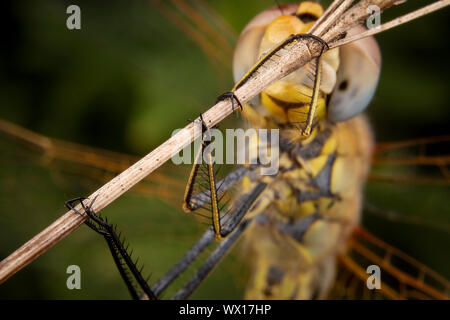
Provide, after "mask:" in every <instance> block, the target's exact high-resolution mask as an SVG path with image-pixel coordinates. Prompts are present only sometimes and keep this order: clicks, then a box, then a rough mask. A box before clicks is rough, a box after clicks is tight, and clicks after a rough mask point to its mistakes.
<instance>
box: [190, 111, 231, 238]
mask: <svg viewBox="0 0 450 320" xmlns="http://www.w3.org/2000/svg"><path fill="white" fill-rule="evenodd" d="M200 120H201V121H202V143H201V145H200V150H199V152H198V154H197V156H196V159H195V162H194V164H193V166H192V170H191V173H190V175H189V179H188V183H187V185H186V191H185V194H184V200H183V209H184V210H185V211H188V212H189V211H195V210H196V209H197V208H198V206H197V205H196V203H197V202H198V200H197V199H196V198H195V196H194V194H193V193H194V188H195V186H196V183H199V182H198V181H197V178H198V176H199V171H201V169H202V165H203V160H206V173H204V172H202V173H203V174H206V175H207V184H208V188H209V199H210V204H211V213H212V225H213V228H214V232H215V235H216V239H217V240H219V241H220V240H222V239H223V237H222V235H221V223H220V215H221V212H220V206H219V188H218V187H217V184H216V177H215V171H214V163H213V159H212V155H211V153H210V152H208V153H207V154H206V155H204V154H203V151H204V150H205V149H206V148H207V147H208V146H209V144H210V143H211V141H210V139H205V134H208V129H207V126H206V124H205V123H204V121H203V118H202V116H201V115H200ZM205 157H206V159H204V158H205ZM199 184H200V183H199ZM203 194H205V193H204V192H203Z"/></svg>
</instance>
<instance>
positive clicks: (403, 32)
mask: <svg viewBox="0 0 450 320" xmlns="http://www.w3.org/2000/svg"><path fill="white" fill-rule="evenodd" d="M207 2H208V4H209V5H210V6H211V7H212V8H214V10H216V12H217V13H218V14H219V15H220V16H221V17H222V18H223V19H224V20H225V21H226V22H227V23H228V24H229V25H230V27H231V29H233V30H235V32H236V34H238V33H239V31H240V30H242V28H243V27H244V26H245V24H246V23H247V22H248V21H249V20H250V19H251V18H252V17H253V16H254V15H255V14H257V13H258V12H260V11H261V10H263V9H265V8H267V7H271V6H273V5H274V3H273V2H272V1H269V0H267V1H257V0H252V1H234V0H233V1H224V0H212V1H207ZM429 2H430V1H417V2H414V3H412V2H411V1H409V2H408V4H407V5H404V6H399V7H398V8H394V9H392V10H389V11H388V12H386V14H383V15H382V21H387V20H389V19H390V18H392V17H395V16H397V15H399V14H400V13H403V12H406V11H410V10H411V9H412V8H417V7H418V6H422V5H423V4H424V3H429ZM155 3H157V1H96V2H94V1H75V2H74V1H71V2H69V1H56V0H53V1H52V0H42V1H39V2H36V1H24V0H21V1H10V2H6V3H5V4H4V6H3V9H2V22H3V28H2V29H3V37H2V50H1V52H0V55H1V63H0V118H3V119H6V120H8V121H11V122H14V123H16V124H19V125H21V126H23V127H25V128H27V129H30V130H33V131H36V132H39V133H41V134H44V135H47V136H50V137H53V138H59V139H63V140H67V141H73V142H78V143H81V144H84V145H90V146H97V147H101V148H104V149H108V150H113V151H120V152H124V153H128V154H133V155H137V156H142V155H144V154H146V153H147V152H149V151H151V150H152V149H153V148H155V147H156V146H158V145H159V144H160V143H161V142H163V141H164V140H166V139H167V138H168V137H169V136H170V134H171V133H172V131H173V130H174V129H175V128H180V127H183V126H184V125H185V124H186V121H187V120H188V119H191V118H194V117H196V116H197V115H198V114H199V113H200V112H203V111H205V110H206V108H207V107H209V106H211V105H212V103H213V102H214V101H215V98H216V97H217V96H218V95H219V94H220V93H222V92H224V91H228V90H229V89H230V88H231V87H232V85H233V82H232V76H231V68H230V67H231V56H230V55H229V54H228V56H229V58H230V59H229V60H228V62H226V63H225V62H224V63H219V64H218V63H215V62H214V57H211V56H208V55H205V53H204V52H203V51H202V50H201V49H200V48H199V47H198V46H197V45H196V44H195V43H194V42H193V41H192V40H190V38H189V37H188V36H187V35H186V34H185V33H183V32H181V31H180V30H179V29H177V28H176V27H175V26H174V24H173V23H171V22H170V21H169V20H168V19H167V18H166V17H165V16H163V14H162V13H161V11H159V10H158V9H157V8H158V6H157V5H155ZM70 4H77V5H79V6H80V7H81V26H82V28H81V30H72V31H71V30H68V29H67V28H66V19H67V16H68V15H67V14H66V8H67V6H68V5H70ZM449 14H450V11H449V9H448V8H446V9H443V10H441V11H440V12H436V13H433V14H432V15H430V16H428V17H424V18H421V19H419V20H417V21H414V22H411V23H408V24H407V25H405V26H401V27H399V28H397V29H394V30H390V31H388V32H386V33H383V34H381V35H378V36H377V39H378V41H379V44H380V47H381V50H382V55H383V65H382V72H381V78H380V84H379V88H378V91H377V93H376V96H375V98H374V100H373V103H372V104H371V106H370V107H369V109H368V112H367V113H368V115H369V117H370V119H371V122H372V124H373V128H374V131H375V134H376V137H377V140H378V141H399V140H404V139H412V138H418V137H427V136H437V135H444V134H449V115H450V111H449V110H450V109H449V108H448V90H449V76H448V72H449V70H450V65H449V64H450V62H449V59H448V49H449V37H448V21H449ZM230 45H231V46H233V42H232V41H230ZM222 54H224V55H227V53H226V52H225V50H224V52H222ZM227 63H228V64H227ZM0 138H1V139H0V140H1V141H2V142H1V145H0V146H1V148H0V150H1V155H2V156H1V160H0V161H1V166H0V259H3V258H4V257H6V256H7V255H8V254H10V253H11V252H12V251H13V250H15V249H16V248H18V247H19V246H20V245H21V244H23V243H24V242H25V241H26V240H28V239H29V238H31V237H32V236H33V235H35V234H36V233H37V232H39V231H40V230H42V229H43V228H44V227H45V226H47V225H48V224H50V223H51V222H53V221H54V220H55V219H56V218H58V217H59V216H60V215H61V214H62V213H63V212H65V210H64V208H63V203H64V201H65V200H67V199H69V198H73V197H75V196H79V195H87V194H89V193H90V192H92V191H93V190H95V189H97V188H98V187H99V186H100V185H101V184H99V183H98V182H94V181H91V180H89V177H88V176H84V175H83V174H80V175H74V174H70V175H69V174H66V173H63V172H60V171H58V170H56V169H52V167H51V165H50V166H42V165H39V164H37V163H34V162H31V161H25V160H23V159H22V158H21V156H20V155H22V154H23V153H25V152H27V151H26V150H27V149H26V148H25V149H24V147H23V146H22V145H21V144H20V143H18V142H15V141H14V140H11V139H9V138H8V137H5V136H1V135H0ZM427 150H428V152H429V153H431V154H432V155H437V156H439V155H444V154H448V151H449V150H448V144H438V145H433V146H431V147H428V149H427ZM408 152H409V151H408ZM411 152H413V151H411ZM400 154H401V153H400ZM18 155H19V156H18ZM405 155H408V153H405ZM373 170H374V172H376V173H383V174H388V175H389V174H393V173H399V172H402V173H407V174H411V175H417V176H423V175H441V176H442V174H443V173H442V172H440V171H438V170H435V169H434V168H430V167H425V168H423V167H420V168H419V167H414V166H412V167H387V166H377V167H374V169H373ZM447 181H448V178H447ZM448 194H449V188H448V183H446V184H439V185H437V184H430V183H418V182H414V183H401V182H380V181H370V182H369V184H368V186H367V188H366V200H367V202H368V203H371V204H374V205H375V206H376V207H377V208H381V209H382V210H384V211H386V210H391V211H393V212H395V213H396V215H397V219H387V218H386V216H379V215H374V214H370V213H367V214H365V216H364V219H363V224H364V225H365V227H366V228H367V229H368V230H370V231H371V232H373V233H374V234H376V235H378V236H379V237H381V238H382V239H384V240H385V241H387V242H389V243H391V244H393V245H395V246H396V247H398V248H399V249H401V250H403V251H405V252H407V253H408V254H410V255H411V256H413V257H415V258H417V259H418V260H420V261H422V262H424V263H425V264H427V265H428V266H430V267H431V268H433V269H435V270H437V271H438V272H440V273H442V274H443V275H444V276H446V277H447V278H450V271H449V270H450V268H449V262H450V261H449V257H450V252H449V249H448V248H449V246H448V244H449V229H450V209H449V208H450V206H449V200H448ZM181 197H182V194H180V203H181ZM178 207H179V206H178V204H174V205H173V206H170V205H167V204H165V203H164V202H161V201H159V200H158V199H155V198H151V197H144V196H141V195H138V194H134V193H132V192H131V193H127V194H126V195H125V196H124V197H122V198H120V199H119V200H118V201H116V202H114V203H113V204H112V205H111V206H110V207H108V209H107V210H105V212H104V213H105V214H107V215H108V216H109V217H111V219H112V220H113V221H115V222H117V223H118V224H119V225H120V229H121V230H123V231H124V233H125V234H127V235H128V238H129V240H130V242H131V244H132V246H133V247H134V248H135V252H137V253H138V255H139V256H141V257H142V260H143V261H144V262H145V264H146V266H147V267H146V270H147V271H148V272H151V273H152V274H153V276H152V279H153V280H156V279H157V278H158V277H159V276H160V275H162V274H163V273H164V271H166V270H168V268H169V267H170V266H171V265H172V264H173V263H174V262H175V261H176V260H177V259H178V258H179V257H181V255H182V254H183V252H184V251H185V250H186V249H187V248H189V247H190V245H191V244H192V243H193V242H194V241H195V238H196V236H197V235H198V234H199V233H200V232H201V230H202V229H203V227H200V226H198V225H197V224H196V223H195V221H193V220H192V219H191V218H190V217H188V216H186V215H185V214H183V213H182V212H181V211H180V210H179V209H178ZM238 255H239V254H238V253H235V254H233V255H231V256H229V257H228V258H227V259H225V261H224V263H223V264H221V266H220V267H219V268H217V269H216V270H215V272H214V273H213V275H212V276H211V278H210V279H208V281H206V282H205V283H204V285H203V286H202V288H201V289H200V290H199V291H198V292H197V293H196V296H195V297H197V298H212V297H215V298H239V297H241V296H242V290H243V287H244V286H245V281H244V280H243V279H245V272H246V271H245V269H244V268H243V266H242V263H241V262H240V260H238ZM70 264H77V265H79V266H80V267H81V270H82V290H78V291H77V290H74V291H70V290H67V288H66V286H65V281H66V277H67V276H68V275H67V274H66V273H65V270H66V267H67V266H68V265H70ZM0 297H1V298H35V299H40V298H59V299H72V298H75V299H89V298H105V299H111V298H125V299H126V298H128V294H127V292H126V289H125V286H124V285H123V284H122V283H121V280H120V277H119V275H118V273H117V271H116V269H115V267H114V265H113V263H112V259H111V258H110V257H109V252H108V251H107V248H106V245H105V244H104V243H103V240H102V239H100V237H99V236H97V235H96V234H94V233H93V232H91V231H90V230H88V228H86V227H81V228H80V229H79V230H77V231H76V232H74V233H73V234H71V235H70V236H69V237H68V238H66V239H65V240H63V241H62V242H60V243H59V244H57V245H56V246H55V247H54V248H53V249H51V250H50V251H49V252H47V253H46V254H44V255H43V256H42V257H40V258H39V259H38V260H37V261H35V262H33V263H32V264H31V265H29V266H27V267H26V268H25V269H24V270H22V271H20V272H19V273H17V274H16V275H15V276H14V277H13V278H11V279H9V280H8V281H7V282H6V283H5V284H3V285H1V286H0Z"/></svg>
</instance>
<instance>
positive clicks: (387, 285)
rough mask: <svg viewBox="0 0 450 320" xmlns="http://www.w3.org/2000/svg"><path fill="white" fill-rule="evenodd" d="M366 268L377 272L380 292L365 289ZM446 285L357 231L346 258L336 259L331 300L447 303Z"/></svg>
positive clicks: (448, 288) (448, 284) (449, 290)
mask: <svg viewBox="0 0 450 320" xmlns="http://www.w3.org/2000/svg"><path fill="white" fill-rule="evenodd" d="M370 265H377V266H379V267H380V270H381V288H380V289H372V290H370V289H368V287H367V283H366V282H367V279H368V277H369V276H370V275H372V272H370V273H367V272H366V269H367V267H369V266H370ZM449 293H450V282H449V281H448V280H447V279H445V278H444V277H443V276H441V275H439V274H438V273H436V272H435V271H433V270H431V269H430V268H428V267H427V266H425V265H424V264H422V263H420V262H418V261H417V260H415V259H413V258H412V257H410V256H408V255H407V254H405V253H403V252H402V251H400V250H398V249H396V248H394V247H392V246H390V245H388V244H387V243H385V242H384V241H382V240H381V239H379V238H377V237H375V236H374V235H372V234H370V233H369V232H367V231H366V230H364V229H357V230H355V232H354V233H353V235H352V237H351V238H350V240H349V243H348V251H347V253H346V254H344V255H341V256H339V272H338V277H337V281H336V283H335V287H334V289H333V290H332V293H331V297H333V298H348V299H378V298H384V299H449Z"/></svg>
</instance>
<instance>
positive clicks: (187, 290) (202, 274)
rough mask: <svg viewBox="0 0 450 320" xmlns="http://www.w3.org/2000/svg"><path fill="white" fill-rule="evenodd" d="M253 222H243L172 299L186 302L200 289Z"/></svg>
mask: <svg viewBox="0 0 450 320" xmlns="http://www.w3.org/2000/svg"><path fill="white" fill-rule="evenodd" d="M250 222H251V220H245V221H242V223H241V224H240V225H239V226H238V227H237V228H236V230H235V231H234V232H233V233H232V234H231V235H230V236H229V237H227V238H226V239H225V241H223V242H221V243H220V244H219V246H218V247H217V248H216V249H215V250H214V251H213V252H212V253H211V255H210V256H209V258H208V259H207V260H206V261H205V262H204V263H203V265H202V266H201V267H200V268H199V269H198V271H197V273H196V274H195V275H194V276H193V277H192V278H191V280H189V282H188V283H187V284H186V285H185V286H184V287H183V288H181V289H180V290H179V291H178V292H177V293H176V294H175V295H174V296H173V297H172V298H171V299H172V300H184V299H187V298H189V296H190V295H191V294H192V293H193V292H194V291H195V290H196V289H197V288H198V286H199V285H200V284H201V283H202V281H203V280H204V279H205V278H206V277H207V276H208V274H209V273H210V272H211V270H213V269H214V267H215V266H216V265H217V264H218V263H219V262H220V260H221V259H222V258H223V256H225V254H227V253H228V251H229V250H230V248H231V247H232V245H233V244H234V243H235V242H236V240H238V239H239V237H240V235H241V234H242V233H243V232H244V231H245V230H246V229H247V227H248V225H249V224H250Z"/></svg>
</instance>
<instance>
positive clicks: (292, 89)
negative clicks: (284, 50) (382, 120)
mask: <svg viewBox="0 0 450 320" xmlns="http://www.w3.org/2000/svg"><path fill="white" fill-rule="evenodd" d="M322 14H323V8H322V7H321V6H320V5H319V4H317V3H315V2H309V1H304V2H302V3H301V4H300V5H299V6H297V5H287V6H283V8H282V12H281V10H280V9H279V8H277V7H275V8H271V9H268V10H266V11H263V12H262V13H260V14H259V15H257V16H256V17H255V18H254V19H253V20H252V21H251V22H250V23H249V24H248V25H247V26H246V28H245V29H244V30H243V32H242V33H241V36H240V38H239V41H238V44H237V47H236V50H235V54H234V60H233V73H234V78H235V80H236V81H238V80H239V79H241V78H242V77H243V76H244V75H245V74H246V73H247V71H248V70H250V69H251V68H252V67H253V65H254V64H255V63H256V62H257V61H259V60H260V59H261V58H262V57H264V56H265V55H266V54H267V53H269V52H271V51H272V49H274V48H275V47H277V46H278V45H279V44H280V43H282V42H283V41H284V40H286V39H287V38H288V37H289V36H291V35H293V34H304V33H307V32H308V30H309V28H311V26H312V25H313V24H314V22H315V21H316V20H317V19H318V18H319V17H320V16H321V15H322ZM350 31H351V32H352V33H354V32H356V31H357V30H356V29H355V30H350ZM349 34H351V33H350V32H349ZM380 57H381V56H380V52H379V49H378V46H377V44H376V42H375V40H374V39H373V38H368V39H365V40H360V41H358V42H356V43H354V44H348V45H346V46H343V47H342V48H336V49H332V50H329V51H326V52H325V53H324V54H323V55H322V57H321V59H320V66H321V71H320V83H319V88H320V89H319V92H318V100H317V104H316V106H315V108H314V111H312V110H311V97H312V94H313V88H314V79H315V77H316V76H317V74H316V72H317V69H316V68H315V64H314V62H312V63H308V64H307V65H305V66H303V67H301V68H299V69H298V70H296V71H295V72H293V73H291V74H289V75H288V76H286V77H284V78H283V79H280V80H278V81H276V82H274V83H272V84H271V85H270V86H268V87H267V88H266V89H264V90H263V92H262V93H261V95H260V97H259V99H260V101H258V102H260V103H256V104H257V105H262V106H263V110H260V111H261V112H262V113H263V114H265V115H266V116H268V117H270V118H272V119H273V120H275V121H276V122H277V123H279V124H282V125H283V124H291V125H294V127H297V128H299V129H304V127H305V126H306V124H307V119H308V117H311V119H313V125H317V124H318V123H320V122H321V121H323V120H325V119H330V120H331V121H345V120H347V119H350V118H352V117H354V116H355V115H357V114H358V113H360V112H362V111H363V110H364V109H365V108H366V107H367V105H368V103H369V102H370V100H371V98H372V96H373V93H374V92H375V88H376V85H377V83H378V76H379V68H380V60H381V58H380ZM350 75H351V77H350ZM312 113H313V114H312Z"/></svg>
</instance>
